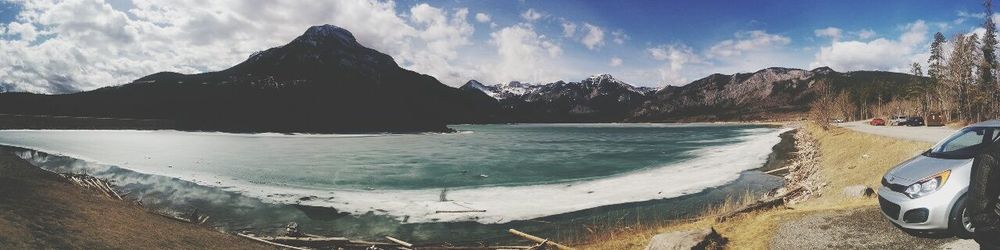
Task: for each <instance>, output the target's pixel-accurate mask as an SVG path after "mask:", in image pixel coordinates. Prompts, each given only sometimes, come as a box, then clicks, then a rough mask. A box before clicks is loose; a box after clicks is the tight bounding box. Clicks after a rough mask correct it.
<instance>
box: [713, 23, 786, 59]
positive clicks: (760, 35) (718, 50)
mask: <svg viewBox="0 0 1000 250" xmlns="http://www.w3.org/2000/svg"><path fill="white" fill-rule="evenodd" d="M734 36H735V39H729V40H723V41H721V42H719V43H716V44H715V45H713V46H712V47H711V48H709V49H708V53H706V54H707V55H708V56H709V57H713V58H719V57H735V56H740V55H743V53H745V52H752V51H759V50H763V49H770V48H774V47H777V46H784V45H788V44H789V43H790V42H791V41H792V39H790V38H788V37H785V36H782V35H776V34H769V33H767V32H765V31H762V30H753V31H740V32H736V34H735V35H734Z"/></svg>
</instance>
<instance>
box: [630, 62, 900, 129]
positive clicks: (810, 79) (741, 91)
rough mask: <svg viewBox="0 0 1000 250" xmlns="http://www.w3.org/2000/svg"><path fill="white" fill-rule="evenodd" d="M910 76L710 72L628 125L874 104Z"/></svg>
mask: <svg viewBox="0 0 1000 250" xmlns="http://www.w3.org/2000/svg"><path fill="white" fill-rule="evenodd" d="M913 79H914V76H912V75H908V74H902V73H892V72H881V71H855V72H847V73H840V72H836V71H834V70H833V69H830V68H828V67H821V68H816V69H813V70H802V69H789V68H767V69H762V70H760V71H757V72H754V73H739V74H732V75H723V74H713V75H710V76H707V77H705V78H702V79H698V80H696V81H694V82H691V83H689V84H687V85H684V86H680V87H676V86H668V87H666V88H663V89H661V90H659V91H657V92H656V93H655V94H653V95H652V96H651V97H650V98H649V100H648V101H646V102H645V103H643V104H642V105H641V106H639V107H638V108H637V109H635V110H633V111H632V112H631V114H630V115H629V117H628V118H627V119H626V120H627V121H632V122H692V121H747V120H773V119H786V120H787V119H797V118H801V117H804V114H805V113H806V112H808V111H809V105H810V104H811V103H812V102H813V101H814V100H816V99H817V97H818V96H819V95H820V92H819V88H820V86H828V87H829V88H830V90H832V91H833V93H842V92H846V93H850V94H852V96H854V100H853V101H855V102H862V103H876V101H877V100H886V101H888V100H891V99H893V98H894V97H896V96H899V95H903V94H905V93H906V92H907V91H906V89H907V87H908V86H909V85H910V84H912V83H913Z"/></svg>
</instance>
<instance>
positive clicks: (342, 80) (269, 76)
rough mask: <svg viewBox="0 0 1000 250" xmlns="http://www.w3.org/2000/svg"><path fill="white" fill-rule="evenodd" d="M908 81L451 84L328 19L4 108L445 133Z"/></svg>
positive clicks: (709, 114) (185, 125) (671, 111)
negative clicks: (286, 39)
mask: <svg viewBox="0 0 1000 250" xmlns="http://www.w3.org/2000/svg"><path fill="white" fill-rule="evenodd" d="M912 79H913V76H911V75H907V74H899V73H889V72H875V71H872V72H848V73H839V72H835V71H833V70H832V69H830V68H826V67H823V68H817V69H814V70H811V71H807V70H800V69H787V68H768V69H763V70H760V71H757V72H754V73H740V74H733V75H723V74H714V75H710V76H708V77H705V78H702V79H699V80H696V81H694V82H691V83H689V84H687V85H683V86H680V87H675V86H669V87H666V88H663V89H659V90H656V89H653V88H647V87H636V86H633V85H630V84H627V83H625V82H622V81H620V80H618V79H615V78H614V77H612V76H611V75H607V74H603V75H596V76H591V77H589V78H587V79H583V80H581V81H579V82H564V81H558V82H553V83H547V84H528V83H521V82H509V83H503V84H491V85H487V84H483V83H480V82H478V81H476V80H471V81H469V82H468V83H466V84H465V85H463V86H462V87H460V88H457V89H456V88H452V87H449V86H446V85H444V84H442V83H440V82H439V81H438V80H436V79H435V78H433V77H431V76H428V75H423V74H419V73H416V72H413V71H409V70H406V69H403V68H400V67H399V66H398V65H397V64H396V62H395V61H394V60H393V58H392V57H390V56H388V55H386V54H383V53H381V52H378V51H375V50H373V49H369V48H367V47H364V46H363V45H361V44H359V43H358V42H357V40H356V39H355V38H354V36H353V35H352V34H351V33H350V32H348V31H347V30H345V29H342V28H339V27H336V26H332V25H322V26H314V27H310V28H309V29H308V30H307V31H306V32H305V33H304V34H302V35H301V36H299V37H297V38H295V39H294V40H292V41H291V42H290V43H288V44H286V45H284V46H280V47H276V48H271V49H268V50H265V51H262V52H258V53H254V54H253V55H251V56H250V57H249V58H248V59H247V60H246V61H244V62H242V63H240V64H237V65H235V66H233V67H231V68H229V69H225V70H222V71H218V72H207V73H201V74H180V73H173V72H160V73H156V74H152V75H149V76H145V77H142V78H139V79H137V80H135V81H133V82H132V83H129V84H124V85H121V86H114V87H106V88H101V89H97V90H93V91H87V92H81V93H75V94H65V95H39V94H29V93H3V94H0V113H8V114H38V115H62V116H90V117H113V118H139V119H161V120H169V121H173V122H175V124H176V126H177V128H178V129H184V130H213V131H232V132H263V131H271V132H320V133H328V132H336V133H357V132H425V131H448V130H449V129H448V128H447V127H446V125H447V124H456V123H510V122H688V121H735V120H765V119H793V118H796V117H799V116H801V115H802V114H803V113H804V112H806V111H808V109H809V104H810V103H811V102H812V101H813V100H815V99H816V98H817V96H818V93H817V87H816V86H817V84H818V83H823V84H828V86H831V87H832V88H833V89H835V90H836V91H848V92H855V93H858V94H859V95H858V96H861V98H867V99H874V98H885V100H888V99H891V98H892V97H893V95H897V94H900V93H903V92H904V91H901V89H903V88H905V86H906V85H907V84H911V82H912ZM0 87H2V86H0Z"/></svg>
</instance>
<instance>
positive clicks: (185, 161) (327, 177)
mask: <svg viewBox="0 0 1000 250" xmlns="http://www.w3.org/2000/svg"><path fill="white" fill-rule="evenodd" d="M452 128H454V129H456V130H458V131H460V132H459V133H452V134H405V135H389V134H373V135H281V134H226V133H201V132H180V131H79V130H62V131H52V130H47V131H36V130H8V131H0V144H4V145H9V146H14V147H20V148H27V149H32V150H20V151H18V152H20V153H19V155H21V157H22V158H25V159H28V160H29V161H31V162H32V163H34V164H35V165H38V166H41V167H43V168H46V169H49V170H53V171H60V172H87V173H90V174H93V175H97V176H101V177H105V178H111V179H113V180H115V181H116V184H118V185H119V186H123V187H125V188H126V189H130V191H133V192H134V195H136V196H138V197H139V198H142V199H144V201H146V203H147V204H150V205H153V206H164V207H172V208H175V209H176V208H192V207H197V208H199V209H202V210H204V211H213V212H215V213H218V215H217V216H213V217H215V218H219V220H220V221H219V222H220V223H223V224H228V225H225V226H227V227H230V228H234V227H236V228H238V227H247V226H251V227H268V226H280V225H283V224H284V223H286V222H287V221H290V220H295V221H298V222H300V224H303V225H316V227H315V228H313V230H316V231H319V232H330V233H336V234H338V235H354V236H359V237H371V238H377V236H376V235H379V234H383V235H384V234H387V233H388V234H393V235H408V236H410V237H412V238H413V239H415V240H435V239H442V238H443V239H447V238H448V235H447V234H441V233H440V231H441V230H442V229H449V228H455V227H460V228H463V230H467V231H468V232H466V234H469V235H470V236H465V237H477V236H475V235H479V234H480V233H481V234H483V235H486V234H495V232H494V231H495V230H496V229H497V228H500V227H506V226H510V224H516V225H518V226H519V227H522V228H539V229H538V230H547V229H545V228H547V227H551V226H537V225H535V226H531V225H523V224H524V223H526V221H531V220H536V219H539V218H552V219H551V220H552V221H556V222H557V223H555V224H561V223H562V224H565V223H569V224H574V223H582V222H572V221H579V220H580V219H581V218H603V216H605V215H608V214H610V213H614V211H622V210H623V209H624V210H629V211H631V210H636V209H640V208H642V209H643V211H644V212H646V213H650V211H649V210H650V209H653V208H655V209H653V210H656V209H662V208H663V206H667V205H664V204H671V205H669V206H668V207H674V208H676V207H678V206H685V207H688V208H689V209H687V210H678V211H690V209H693V208H694V207H700V206H702V205H704V204H707V203H708V202H710V201H718V200H719V199H720V197H725V196H727V195H729V194H731V193H732V192H731V191H733V190H739V191H738V192H742V191H745V190H746V189H753V190H757V189H767V188H772V187H774V186H776V184H775V183H779V181H775V180H774V179H770V178H769V177H764V176H760V175H751V177H748V176H747V175H746V173H745V171H746V170H750V169H754V168H757V167H760V166H761V165H762V164H763V163H764V162H765V161H766V158H767V155H768V154H769V153H770V148H771V147H772V146H773V145H774V144H776V143H778V142H779V140H780V139H779V138H778V134H779V133H780V132H782V131H783V130H782V129H778V128H772V127H765V126H756V125H705V124H687V125H662V124H547V125H535V124H525V125H457V126H452ZM41 152H46V153H41ZM734 183H739V184H740V185H745V186H746V187H734V186H732V185H734ZM727 185H730V186H727ZM741 189H742V190H741ZM706 192H708V194H712V195H711V197H714V198H712V199H708V198H704V197H708V196H704V195H703V196H701V197H702V198H696V199H691V198H684V199H690V200H689V201H687V202H676V201H672V202H666V201H665V200H664V199H669V198H677V197H686V196H690V195H693V194H706ZM654 201H655V202H654ZM629 204H631V205H629ZM324 209H329V210H324ZM443 210H448V211H454V210H485V212H476V213H458V214H451V213H446V214H442V213H437V211H443ZM234 211H238V212H234ZM636 211H638V210H636ZM262 214H266V215H267V216H261V215H262ZM663 214H674V212H664V213H663ZM635 216H639V215H635ZM644 216H646V217H648V216H650V215H644ZM262 217H264V218H262ZM654 217H657V216H654ZM644 218H645V217H644ZM248 220H249V221H252V222H248ZM560 221H561V222H560ZM445 222H466V223H457V224H456V223H445ZM469 222H471V223H472V224H469ZM571 222H572V223H571ZM442 223H444V224H442ZM550 223H553V222H550ZM457 225H461V226H457ZM493 225H497V226H493ZM564 226H565V225H564ZM401 230H402V231H401ZM445 231H448V230H445Z"/></svg>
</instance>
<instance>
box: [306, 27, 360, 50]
mask: <svg viewBox="0 0 1000 250" xmlns="http://www.w3.org/2000/svg"><path fill="white" fill-rule="evenodd" d="M295 41H299V42H307V43H310V44H313V45H315V44H318V43H325V42H330V41H333V42H337V43H340V44H342V45H359V46H360V44H358V40H357V39H356V38H354V34H351V32H350V31H348V30H346V29H344V28H341V27H338V26H336V25H331V24H324V25H316V26H312V27H309V29H307V30H306V32H305V33H303V34H302V35H301V36H299V37H298V38H295Z"/></svg>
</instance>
